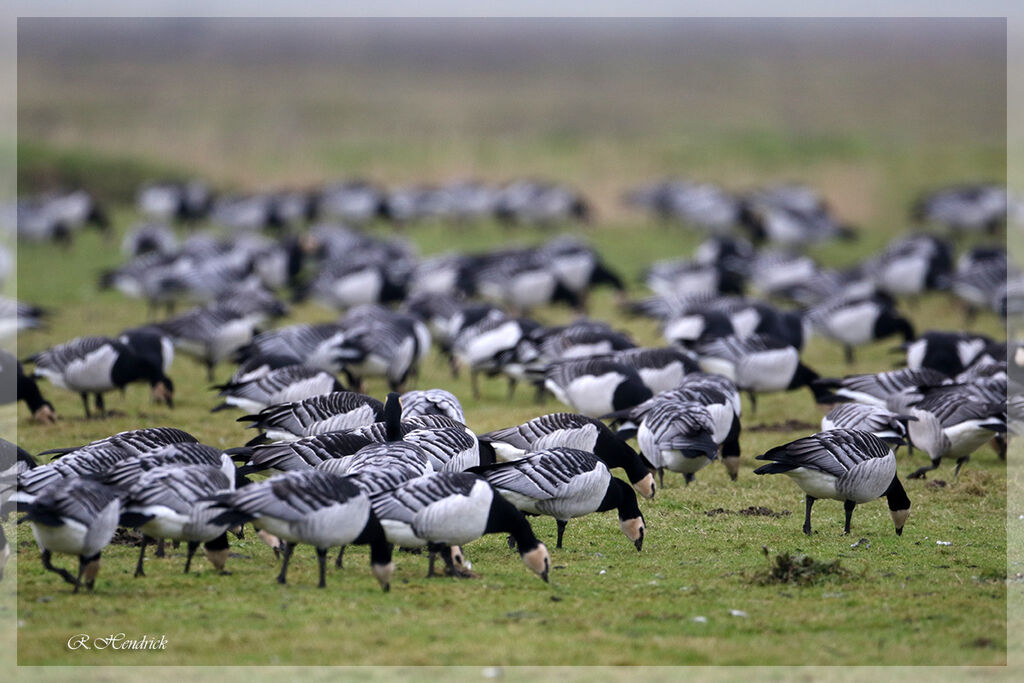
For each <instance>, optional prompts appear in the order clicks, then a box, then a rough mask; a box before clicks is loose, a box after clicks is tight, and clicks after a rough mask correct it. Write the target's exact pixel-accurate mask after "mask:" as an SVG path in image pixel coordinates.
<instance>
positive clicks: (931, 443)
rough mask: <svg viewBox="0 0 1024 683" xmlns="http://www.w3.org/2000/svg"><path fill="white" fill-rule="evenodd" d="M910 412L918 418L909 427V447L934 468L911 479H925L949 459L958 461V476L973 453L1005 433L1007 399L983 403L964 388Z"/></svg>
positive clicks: (924, 469)
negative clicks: (910, 445)
mask: <svg viewBox="0 0 1024 683" xmlns="http://www.w3.org/2000/svg"><path fill="white" fill-rule="evenodd" d="M909 412H910V415H911V416H913V417H916V418H917V419H916V420H915V421H913V422H910V423H909V424H908V425H907V435H908V436H909V437H910V443H912V444H913V445H914V447H916V448H920V449H921V450H923V451H924V452H925V453H927V454H928V457H929V458H931V464H930V465H926V466H924V467H920V468H918V469H917V470H915V471H914V472H913V473H911V474H910V475H909V478H910V479H918V478H923V477H924V475H925V473H926V472H929V471H931V470H934V469H937V468H938V466H939V464H940V463H941V462H942V459H943V458H946V457H949V458H956V470H955V471H954V476H956V475H958V474H960V468H961V467H963V465H964V463H966V462H967V461H968V460H969V459H970V457H971V453H973V452H974V451H976V450H978V449H979V448H981V446H983V445H984V444H985V443H987V442H988V441H989V440H990V439H992V437H993V436H994V435H995V434H1003V433H1005V432H1006V400H1005V398H1003V397H1000V398H998V399H997V400H995V401H985V400H980V399H979V398H978V397H977V396H976V395H975V394H973V393H972V392H971V391H970V390H969V389H968V388H967V387H965V386H961V387H959V388H953V389H952V391H943V392H940V393H936V394H932V395H929V396H926V397H925V398H923V399H922V400H921V401H919V402H918V403H916V404H915V405H914V406H913V407H911V408H910V411H909Z"/></svg>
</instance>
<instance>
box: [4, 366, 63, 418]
mask: <svg viewBox="0 0 1024 683" xmlns="http://www.w3.org/2000/svg"><path fill="white" fill-rule="evenodd" d="M12 390H13V391H12ZM16 401H24V402H25V405H26V406H27V407H28V410H29V412H30V413H31V414H32V419H33V420H35V421H36V422H40V423H42V424H53V423H54V422H56V420H57V414H56V413H55V412H54V410H53V404H51V403H50V402H49V401H47V400H46V399H45V398H43V394H42V392H41V391H39V385H38V384H37V383H36V380H35V379H34V378H32V377H29V376H28V375H26V374H25V370H24V368H22V367H21V363H19V362H18V361H17V359H15V357H14V356H12V355H11V354H10V353H9V352H7V351H4V350H2V349H0V405H7V404H9V403H15V402H16Z"/></svg>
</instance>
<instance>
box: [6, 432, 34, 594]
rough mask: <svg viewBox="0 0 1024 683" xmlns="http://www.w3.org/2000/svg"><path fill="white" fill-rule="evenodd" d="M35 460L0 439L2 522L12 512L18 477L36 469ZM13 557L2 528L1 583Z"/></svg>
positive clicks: (20, 449)
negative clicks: (11, 503)
mask: <svg viewBox="0 0 1024 683" xmlns="http://www.w3.org/2000/svg"><path fill="white" fill-rule="evenodd" d="M36 466H37V465H36V461H35V459H34V458H33V457H32V456H31V455H29V454H28V452H27V451H25V450H23V449H22V448H19V447H18V446H16V445H14V444H13V443H11V442H10V441H7V440H5V439H0V522H6V521H7V515H8V513H9V512H10V507H9V505H8V501H9V500H10V498H11V495H12V494H13V493H14V490H15V487H16V486H17V482H18V476H19V475H21V474H22V473H23V472H27V471H28V470H31V469H34V468H35V467H36ZM10 556H11V546H10V544H9V543H8V542H7V535H6V534H5V533H4V530H3V527H2V526H0V581H2V580H3V578H4V568H5V567H6V566H7V560H8V558H9V557H10Z"/></svg>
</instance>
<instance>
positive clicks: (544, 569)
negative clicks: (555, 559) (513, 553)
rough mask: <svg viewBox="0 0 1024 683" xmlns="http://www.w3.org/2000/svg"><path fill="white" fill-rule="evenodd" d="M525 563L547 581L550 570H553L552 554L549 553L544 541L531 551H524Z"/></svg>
mask: <svg viewBox="0 0 1024 683" xmlns="http://www.w3.org/2000/svg"><path fill="white" fill-rule="evenodd" d="M523 564H525V565H526V566H527V567H529V569H530V571H532V572H533V573H534V574H536V575H537V576H539V577H540V578H542V579H544V582H545V583H547V581H548V572H549V571H550V570H551V556H550V555H548V549H547V547H546V546H545V545H544V544H543V543H541V544H539V545H538V546H537V547H536V548H534V549H533V550H531V551H530V552H528V553H523Z"/></svg>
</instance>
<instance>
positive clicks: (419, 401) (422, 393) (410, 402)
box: [401, 389, 466, 424]
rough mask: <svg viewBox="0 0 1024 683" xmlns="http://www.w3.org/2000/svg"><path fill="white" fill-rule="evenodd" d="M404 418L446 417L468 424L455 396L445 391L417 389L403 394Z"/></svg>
mask: <svg viewBox="0 0 1024 683" xmlns="http://www.w3.org/2000/svg"><path fill="white" fill-rule="evenodd" d="M401 401H402V418H403V419H406V418H410V417H417V416H419V415H445V416H447V417H450V418H451V419H453V420H455V421H456V422H462V423H463V424H465V422H466V413H465V412H464V411H463V410H462V404H461V403H460V402H459V399H458V398H457V397H456V396H455V394H453V393H451V392H450V391H445V390H444V389H417V390H413V391H407V392H405V393H404V394H402V397H401Z"/></svg>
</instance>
